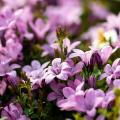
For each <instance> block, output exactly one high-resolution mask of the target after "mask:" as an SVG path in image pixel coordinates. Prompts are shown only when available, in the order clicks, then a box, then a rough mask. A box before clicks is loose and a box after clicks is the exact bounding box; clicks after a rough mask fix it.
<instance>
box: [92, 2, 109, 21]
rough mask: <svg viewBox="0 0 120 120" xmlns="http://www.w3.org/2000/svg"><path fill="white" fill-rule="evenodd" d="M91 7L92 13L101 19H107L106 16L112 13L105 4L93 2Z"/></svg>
mask: <svg viewBox="0 0 120 120" xmlns="http://www.w3.org/2000/svg"><path fill="white" fill-rule="evenodd" d="M90 9H91V11H92V14H93V15H94V16H95V17H97V18H99V19H105V18H106V16H108V15H109V14H110V12H109V11H108V10H107V9H106V8H105V6H104V5H102V4H99V3H95V2H91V4H90ZM98 14H99V15H98Z"/></svg>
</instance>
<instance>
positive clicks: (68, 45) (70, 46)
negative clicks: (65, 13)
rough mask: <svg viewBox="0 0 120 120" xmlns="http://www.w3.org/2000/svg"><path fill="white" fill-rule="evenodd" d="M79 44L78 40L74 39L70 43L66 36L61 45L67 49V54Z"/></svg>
mask: <svg viewBox="0 0 120 120" xmlns="http://www.w3.org/2000/svg"><path fill="white" fill-rule="evenodd" d="M79 44H80V41H76V42H73V43H71V42H70V40H69V39H68V38H65V39H64V40H63V47H64V49H67V54H69V53H70V52H71V51H72V50H73V49H74V48H76V47H77V46H78V45H79Z"/></svg>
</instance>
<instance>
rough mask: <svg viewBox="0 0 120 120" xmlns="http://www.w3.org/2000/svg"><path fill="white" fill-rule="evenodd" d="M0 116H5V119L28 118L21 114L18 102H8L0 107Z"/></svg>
mask: <svg viewBox="0 0 120 120" xmlns="http://www.w3.org/2000/svg"><path fill="white" fill-rule="evenodd" d="M1 117H5V118H7V120H30V119H29V118H28V117H27V116H25V115H24V114H23V110H22V108H21V106H20V104H14V103H10V104H9V105H8V106H6V107H4V108H3V109H2V112H1Z"/></svg>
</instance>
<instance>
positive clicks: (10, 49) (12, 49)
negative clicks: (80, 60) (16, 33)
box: [0, 39, 22, 61]
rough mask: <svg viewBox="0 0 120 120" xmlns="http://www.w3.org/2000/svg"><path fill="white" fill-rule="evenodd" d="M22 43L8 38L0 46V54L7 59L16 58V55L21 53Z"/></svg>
mask: <svg viewBox="0 0 120 120" xmlns="http://www.w3.org/2000/svg"><path fill="white" fill-rule="evenodd" d="M21 50H22V45H21V44H20V43H19V42H18V41H15V40H13V39H8V40H7V41H6V46H5V47H1V48H0V54H1V53H2V55H3V56H5V57H6V58H8V59H11V60H12V61H14V60H16V59H17V58H18V55H20V54H21Z"/></svg>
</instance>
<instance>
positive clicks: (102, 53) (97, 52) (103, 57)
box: [69, 46, 113, 65]
mask: <svg viewBox="0 0 120 120" xmlns="http://www.w3.org/2000/svg"><path fill="white" fill-rule="evenodd" d="M73 52H74V53H71V54H70V56H69V57H70V58H74V57H80V58H81V60H82V61H83V63H85V64H86V65H89V64H90V61H91V60H94V61H93V62H95V63H99V62H100V61H101V62H102V64H105V63H106V62H107V60H108V59H109V57H110V55H111V54H112V53H113V50H112V47H110V46H104V47H103V48H102V49H93V48H92V49H91V50H90V51H86V52H83V51H82V50H78V49H74V50H73ZM98 57H99V58H98Z"/></svg>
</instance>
